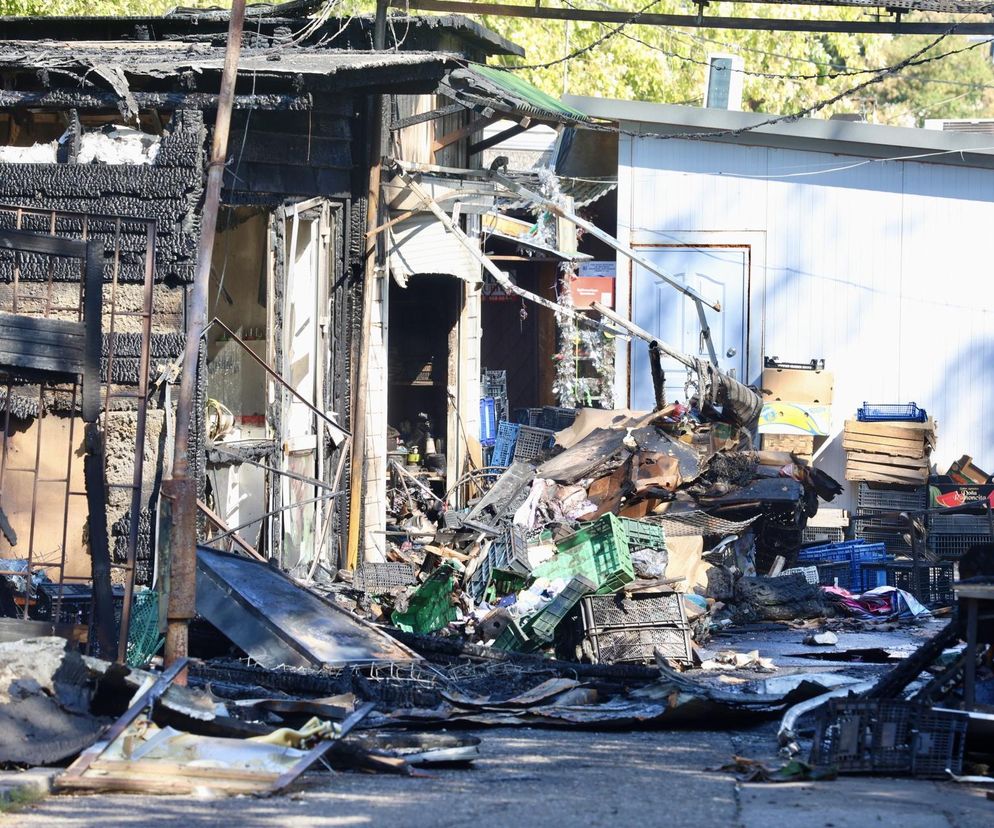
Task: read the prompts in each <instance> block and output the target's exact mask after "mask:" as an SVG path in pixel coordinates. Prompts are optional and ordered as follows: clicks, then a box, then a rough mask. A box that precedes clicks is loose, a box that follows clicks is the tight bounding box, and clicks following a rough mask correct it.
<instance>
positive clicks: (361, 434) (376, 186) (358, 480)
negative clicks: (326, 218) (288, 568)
mask: <svg viewBox="0 0 994 828" xmlns="http://www.w3.org/2000/svg"><path fill="white" fill-rule="evenodd" d="M389 5H390V4H389V2H388V0H376V18H375V22H374V24H373V48H374V49H375V50H376V51H382V50H383V49H385V48H386V36H387V35H386V32H387V29H386V25H387V23H386V21H387V8H388V7H389ZM383 116H384V96H383V95H374V96H373V98H372V104H371V106H370V114H369V119H370V136H369V146H370V156H371V157H370V161H369V192H368V194H367V196H366V231H367V238H368V239H369V241H368V242H367V247H366V268H365V273H364V274H363V282H362V325H361V327H360V330H359V343H358V358H357V360H356V363H357V365H356V372H355V387H354V391H353V394H354V396H353V404H352V415H353V416H352V423H351V425H352V446H351V456H350V458H349V534H348V544H347V546H346V564H347V566H348V568H349V569H355V568H356V566H358V564H359V551H360V550H359V547H360V544H361V540H362V537H361V532H360V529H361V527H362V505H363V502H364V501H365V497H364V487H365V484H366V462H365V461H366V407H367V402H368V400H367V399H366V398H367V397H368V395H369V329H370V327H371V326H372V324H373V293H374V292H375V291H376V285H377V276H378V274H379V270H380V266H381V256H380V246H381V245H380V237H379V236H378V235H376V234H375V233H374V231H375V230H376V228H377V227H378V226H379V224H380V178H381V176H382V172H383Z"/></svg>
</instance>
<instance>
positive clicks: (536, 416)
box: [514, 408, 542, 427]
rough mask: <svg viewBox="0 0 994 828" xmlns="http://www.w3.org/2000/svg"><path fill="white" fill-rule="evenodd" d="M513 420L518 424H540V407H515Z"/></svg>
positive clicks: (536, 425)
mask: <svg viewBox="0 0 994 828" xmlns="http://www.w3.org/2000/svg"><path fill="white" fill-rule="evenodd" d="M514 422H516V423H518V425H525V426H533V427H538V426H541V424H542V409H541V408H515V409H514Z"/></svg>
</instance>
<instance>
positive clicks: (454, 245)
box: [387, 213, 481, 284]
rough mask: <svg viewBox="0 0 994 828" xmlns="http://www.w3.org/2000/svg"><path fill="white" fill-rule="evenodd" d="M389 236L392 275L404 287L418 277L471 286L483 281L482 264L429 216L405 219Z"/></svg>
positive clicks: (390, 230)
mask: <svg viewBox="0 0 994 828" xmlns="http://www.w3.org/2000/svg"><path fill="white" fill-rule="evenodd" d="M387 232H388V233H389V240H388V244H387V256H388V261H389V262H390V271H391V273H393V275H394V277H395V278H396V279H397V280H398V281H399V282H400V283H401V284H406V282H407V280H408V279H409V278H410V277H411V276H413V275H415V274H417V273H437V274H441V275H447V276H455V277H456V278H458V279H462V280H464V281H466V282H469V283H471V284H478V283H479V282H480V281H481V269H480V263H479V262H478V261H477V260H476V259H475V258H473V256H472V255H471V254H470V252H469V250H467V249H466V246H465V245H464V244H462V242H460V241H459V239H457V238H456V236H455V235H454V234H453V233H450V232H449V231H448V230H447V229H446V228H445V225H443V224H442V222H440V221H439V220H438V219H437V218H435V216H433V215H431V214H430V213H426V214H424V215H417V216H412V217H411V218H409V219H405V220H404V221H402V222H400V223H399V224H395V225H394V226H393V227H391V228H390V229H389V230H388V231H387Z"/></svg>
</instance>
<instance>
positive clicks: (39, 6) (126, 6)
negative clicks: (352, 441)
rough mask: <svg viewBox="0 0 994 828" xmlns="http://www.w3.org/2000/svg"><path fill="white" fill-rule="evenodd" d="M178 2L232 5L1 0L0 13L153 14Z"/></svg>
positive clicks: (209, 1) (134, 0)
mask: <svg viewBox="0 0 994 828" xmlns="http://www.w3.org/2000/svg"><path fill="white" fill-rule="evenodd" d="M179 5H183V6H188V7H198V8H211V7H212V6H218V5H225V6H228V5H231V4H230V2H229V3H219V2H217V0H182V1H181V2H177V0H0V16H5V17H7V16H9V17H28V16H35V15H37V16H43V15H48V16H50V17H52V16H67V17H71V16H74V15H90V16H97V17H104V16H107V17H113V16H116V15H121V16H125V15H155V14H162V13H163V12H166V11H169V9H172V8H175V7H176V6H179Z"/></svg>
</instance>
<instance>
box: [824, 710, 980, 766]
mask: <svg viewBox="0 0 994 828" xmlns="http://www.w3.org/2000/svg"><path fill="white" fill-rule="evenodd" d="M968 721H969V719H968V717H967V715H966V714H965V713H960V712H958V711H937V710H934V709H933V708H931V707H928V706H926V705H921V704H916V703H914V702H907V701H895V700H887V701H858V700H852V699H831V700H829V702H828V705H827V706H826V709H825V712H824V713H823V714H822V716H821V717H820V719H819V721H818V727H817V732H816V735H815V740H814V743H813V745H812V748H811V764H812V765H814V766H815V767H820V768H834V769H835V770H836V771H838V772H839V773H911V774H912V775H914V776H925V777H936V778H944V777H945V775H946V769H947V768H948V769H949V770H951V771H952V772H953V773H956V774H958V773H961V772H962V768H963V748H964V745H965V741H966V727H967V722H968Z"/></svg>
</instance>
